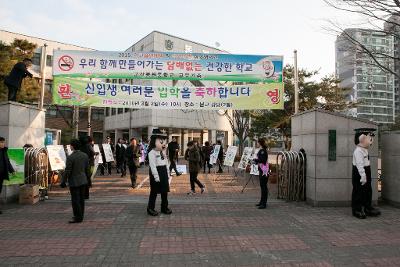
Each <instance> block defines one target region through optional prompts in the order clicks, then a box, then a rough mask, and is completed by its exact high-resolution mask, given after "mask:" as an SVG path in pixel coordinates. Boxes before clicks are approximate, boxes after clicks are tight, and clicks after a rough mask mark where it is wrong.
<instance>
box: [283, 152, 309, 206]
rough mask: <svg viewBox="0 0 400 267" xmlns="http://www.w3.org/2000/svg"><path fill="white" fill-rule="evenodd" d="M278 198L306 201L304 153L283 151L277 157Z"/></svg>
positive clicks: (305, 161)
mask: <svg viewBox="0 0 400 267" xmlns="http://www.w3.org/2000/svg"><path fill="white" fill-rule="evenodd" d="M276 163H277V165H276V171H277V180H278V198H279V199H285V200H287V201H304V200H305V198H306V185H305V181H306V163H307V160H306V155H305V153H304V152H296V151H281V152H279V153H278V155H277V157H276Z"/></svg>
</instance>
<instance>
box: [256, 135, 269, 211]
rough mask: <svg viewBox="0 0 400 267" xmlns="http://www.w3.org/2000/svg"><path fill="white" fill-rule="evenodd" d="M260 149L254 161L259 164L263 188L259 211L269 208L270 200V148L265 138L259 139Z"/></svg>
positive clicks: (258, 205)
mask: <svg viewBox="0 0 400 267" xmlns="http://www.w3.org/2000/svg"><path fill="white" fill-rule="evenodd" d="M258 147H260V150H259V151H258V153H257V158H256V159H254V163H256V164H258V172H259V179H260V188H261V199H260V202H259V203H258V204H257V205H256V206H257V207H258V208H259V209H265V208H267V199H268V177H269V175H268V172H269V165H268V151H267V150H268V147H267V143H266V141H265V139H264V138H260V139H258Z"/></svg>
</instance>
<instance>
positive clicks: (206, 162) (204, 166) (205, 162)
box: [203, 159, 212, 173]
mask: <svg viewBox="0 0 400 267" xmlns="http://www.w3.org/2000/svg"><path fill="white" fill-rule="evenodd" d="M211 166H212V165H210V159H205V160H204V164H203V168H204V172H206V167H208V173H210V170H211Z"/></svg>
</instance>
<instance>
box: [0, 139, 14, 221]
mask: <svg viewBox="0 0 400 267" xmlns="http://www.w3.org/2000/svg"><path fill="white" fill-rule="evenodd" d="M7 151H8V148H7V147H6V139H5V138H4V137H0V194H1V190H2V188H3V181H4V180H9V179H10V178H9V173H15V170H14V168H13V166H12V165H11V162H10V159H9V158H8V154H7ZM0 214H2V211H1V210H0Z"/></svg>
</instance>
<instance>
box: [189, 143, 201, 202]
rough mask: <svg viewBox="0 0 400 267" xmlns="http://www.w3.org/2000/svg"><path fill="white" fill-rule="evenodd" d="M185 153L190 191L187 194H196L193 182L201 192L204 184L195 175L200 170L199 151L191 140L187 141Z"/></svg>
mask: <svg viewBox="0 0 400 267" xmlns="http://www.w3.org/2000/svg"><path fill="white" fill-rule="evenodd" d="M187 147H188V148H187V153H185V156H186V157H185V160H187V161H188V162H189V174H190V192H189V193H188V195H194V194H196V189H195V184H197V185H198V186H199V187H200V190H201V193H202V194H203V193H204V191H205V186H204V185H203V184H202V183H201V182H200V181H199V179H197V175H198V174H199V170H200V161H201V159H200V152H199V150H198V148H197V147H196V146H195V144H194V143H193V141H190V142H189V143H187Z"/></svg>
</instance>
